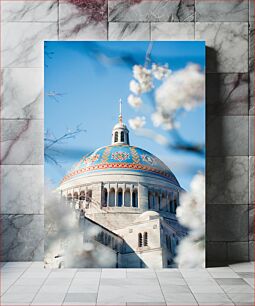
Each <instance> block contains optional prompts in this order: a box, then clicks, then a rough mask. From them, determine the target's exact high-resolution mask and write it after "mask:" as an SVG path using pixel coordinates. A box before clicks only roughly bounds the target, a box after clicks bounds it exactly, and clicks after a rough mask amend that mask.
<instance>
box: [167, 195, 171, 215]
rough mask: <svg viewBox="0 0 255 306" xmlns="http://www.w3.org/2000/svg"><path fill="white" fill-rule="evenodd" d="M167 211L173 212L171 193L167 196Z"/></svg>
mask: <svg viewBox="0 0 255 306" xmlns="http://www.w3.org/2000/svg"><path fill="white" fill-rule="evenodd" d="M166 211H168V212H171V195H170V194H168V197H167V207H166Z"/></svg>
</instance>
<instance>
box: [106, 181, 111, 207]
mask: <svg viewBox="0 0 255 306" xmlns="http://www.w3.org/2000/svg"><path fill="white" fill-rule="evenodd" d="M106 190H107V207H109V198H110V184H108V185H107V187H106Z"/></svg>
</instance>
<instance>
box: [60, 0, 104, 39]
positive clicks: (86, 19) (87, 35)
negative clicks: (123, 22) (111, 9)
mask: <svg viewBox="0 0 255 306" xmlns="http://www.w3.org/2000/svg"><path fill="white" fill-rule="evenodd" d="M82 5H83V3H82V2H80V5H79V2H78V1H73V2H71V1H70V2H66V1H60V3H59V39H60V40H107V22H106V19H105V17H104V14H103V12H102V11H100V12H99V13H98V12H96V11H95V12H94V14H96V13H98V16H99V17H98V18H99V21H95V20H93V18H91V16H90V15H89V13H86V9H85V8H83V6H82ZM101 9H102V8H101ZM102 10H104V9H102ZM105 10H106V7H105ZM100 13H101V14H102V15H100ZM100 16H101V17H100ZM105 16H106V11H105ZM92 17H93V16H92Z"/></svg>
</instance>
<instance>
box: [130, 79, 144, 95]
mask: <svg viewBox="0 0 255 306" xmlns="http://www.w3.org/2000/svg"><path fill="white" fill-rule="evenodd" d="M129 89H130V90H131V91H132V92H133V93H134V94H136V95H139V94H141V93H142V87H141V85H140V84H139V83H137V82H136V81H135V80H131V81H130V83H129Z"/></svg>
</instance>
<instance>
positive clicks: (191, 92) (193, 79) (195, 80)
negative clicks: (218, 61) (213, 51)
mask: <svg viewBox="0 0 255 306" xmlns="http://www.w3.org/2000/svg"><path fill="white" fill-rule="evenodd" d="M204 82H205V77H204V73H202V72H201V71H200V69H199V66H198V65H195V64H189V65H188V66H187V67H185V68H184V69H181V70H178V71H176V72H173V73H172V74H170V75H169V76H168V77H167V79H166V80H165V81H164V83H163V84H162V85H161V86H160V87H159V88H158V89H157V91H156V96H155V97H156V103H157V106H158V108H159V109H161V110H162V111H163V112H165V113H173V112H175V111H176V110H177V109H179V108H184V109H186V110H191V109H192V108H194V107H196V106H197V105H199V104H201V103H202V102H203V100H204Z"/></svg>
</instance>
